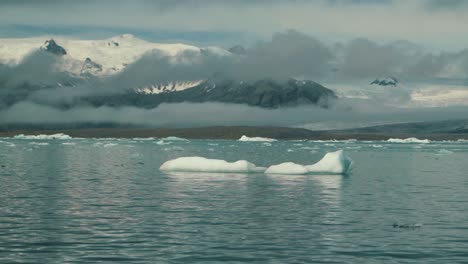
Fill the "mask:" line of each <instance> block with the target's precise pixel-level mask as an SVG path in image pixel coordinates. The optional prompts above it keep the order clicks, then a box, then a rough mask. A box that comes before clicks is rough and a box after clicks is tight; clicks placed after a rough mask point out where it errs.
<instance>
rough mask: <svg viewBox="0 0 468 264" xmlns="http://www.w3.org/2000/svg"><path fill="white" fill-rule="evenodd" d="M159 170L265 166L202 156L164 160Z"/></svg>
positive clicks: (231, 169) (227, 169) (229, 169)
mask: <svg viewBox="0 0 468 264" xmlns="http://www.w3.org/2000/svg"><path fill="white" fill-rule="evenodd" d="M159 170H161V171H178V172H242V173H251V172H263V171H265V168H263V167H257V166H256V165H255V164H253V163H250V162H248V161H246V160H238V161H236V162H227V161H225V160H219V159H207V158H203V157H181V158H177V159H173V160H169V161H166V162H164V163H163V164H162V165H161V167H160V168H159Z"/></svg>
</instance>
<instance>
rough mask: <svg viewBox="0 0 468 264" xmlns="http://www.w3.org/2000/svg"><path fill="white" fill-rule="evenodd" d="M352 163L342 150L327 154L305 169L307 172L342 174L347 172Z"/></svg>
mask: <svg viewBox="0 0 468 264" xmlns="http://www.w3.org/2000/svg"><path fill="white" fill-rule="evenodd" d="M352 163H353V160H351V158H350V157H348V156H346V155H345V154H344V152H343V150H338V151H335V152H328V153H327V154H325V156H324V157H323V158H322V159H321V160H320V161H319V162H317V163H315V164H312V165H309V166H306V168H307V170H308V171H309V172H326V173H336V174H343V173H346V172H348V170H349V169H350V168H351V164H352Z"/></svg>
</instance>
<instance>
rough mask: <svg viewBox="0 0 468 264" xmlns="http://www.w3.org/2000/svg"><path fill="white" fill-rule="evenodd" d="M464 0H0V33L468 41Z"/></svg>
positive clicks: (442, 45)
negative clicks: (287, 34) (288, 33)
mask: <svg viewBox="0 0 468 264" xmlns="http://www.w3.org/2000/svg"><path fill="white" fill-rule="evenodd" d="M466 25H468V0H411V1H408V0H289V1H288V0H283V1H280V0H159V1H158V0H155V1H149V0H132V1H123V0H101V1H91V0H80V1H71V0H70V1H66V0H65V1H63V0H62V1H59V0H41V1H34V0H1V1H0V37H18V36H28V35H41V34H60V35H77V36H79V37H88V38H101V37H108V36H110V35H113V34H120V33H134V34H136V35H137V36H140V37H144V38H149V39H151V40H160V41H170V40H185V41H188V42H202V43H204V44H225V45H228V44H235V43H236V42H237V43H248V42H253V41H256V40H259V39H266V38H270V37H271V35H272V34H273V33H275V32H282V31H285V30H288V29H294V30H297V31H300V32H303V33H305V34H309V35H312V36H314V37H317V38H319V39H321V40H322V41H326V42H330V43H333V42H339V41H348V40H350V39H354V38H358V37H362V38H368V39H371V40H373V41H381V42H388V41H394V40H401V39H404V40H409V41H412V42H415V43H417V44H422V45H424V46H425V47H427V48H430V49H443V50H455V49H463V48H466V47H468V38H467V37H466V36H467V35H468V27H467V26H466Z"/></svg>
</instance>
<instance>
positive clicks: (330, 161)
mask: <svg viewBox="0 0 468 264" xmlns="http://www.w3.org/2000/svg"><path fill="white" fill-rule="evenodd" d="M352 163H353V161H352V160H351V158H349V157H348V156H346V155H345V154H344V152H343V150H338V151H336V152H329V153H327V154H325V156H324V157H323V158H322V159H321V160H320V161H319V162H317V163H315V164H313V165H308V166H304V165H301V164H296V163H293V162H285V163H281V164H277V165H273V166H270V167H268V168H264V167H257V166H256V165H255V164H253V163H251V162H248V161H246V160H238V161H236V162H227V161H225V160H220V159H207V158H204V157H181V158H177V159H173V160H169V161H166V162H164V163H163V164H162V165H161V167H160V168H159V170H161V171H175V172H212V173H214V172H227V173H255V172H265V173H267V174H291V175H293V174H295V175H302V174H309V173H332V174H345V173H347V172H349V170H350V168H351V166H352Z"/></svg>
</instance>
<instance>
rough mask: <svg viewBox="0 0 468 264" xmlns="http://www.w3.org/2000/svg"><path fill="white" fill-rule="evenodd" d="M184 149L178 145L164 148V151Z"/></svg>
mask: <svg viewBox="0 0 468 264" xmlns="http://www.w3.org/2000/svg"><path fill="white" fill-rule="evenodd" d="M184 150H185V149H184V148H183V147H178V146H174V147H169V148H164V151H184Z"/></svg>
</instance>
